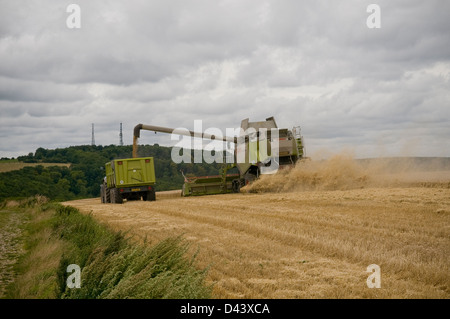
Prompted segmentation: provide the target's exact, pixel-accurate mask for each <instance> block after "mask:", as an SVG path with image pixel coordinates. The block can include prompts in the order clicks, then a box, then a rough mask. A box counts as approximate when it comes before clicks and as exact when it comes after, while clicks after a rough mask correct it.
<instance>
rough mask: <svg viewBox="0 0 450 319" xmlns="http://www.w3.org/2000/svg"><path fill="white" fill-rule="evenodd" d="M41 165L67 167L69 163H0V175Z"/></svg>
mask: <svg viewBox="0 0 450 319" xmlns="http://www.w3.org/2000/svg"><path fill="white" fill-rule="evenodd" d="M38 165H42V166H44V167H48V166H64V167H69V166H70V164H69V163H24V162H0V173H4V172H10V171H17V170H19V169H22V168H24V167H28V166H33V167H34V166H38Z"/></svg>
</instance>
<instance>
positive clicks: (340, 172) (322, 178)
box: [242, 153, 450, 193]
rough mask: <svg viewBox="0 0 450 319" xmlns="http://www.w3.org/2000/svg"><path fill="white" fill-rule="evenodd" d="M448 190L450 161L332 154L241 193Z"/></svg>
mask: <svg viewBox="0 0 450 319" xmlns="http://www.w3.org/2000/svg"><path fill="white" fill-rule="evenodd" d="M408 186H420V187H444V188H450V159H449V158H420V157H411V158H407V157H398V158H374V159H355V158H354V157H353V155H352V154H347V153H341V154H335V155H332V156H331V157H329V158H328V159H322V160H314V159H306V160H301V161H298V162H297V164H296V165H295V166H294V167H292V168H284V169H280V170H279V171H278V172H277V173H276V174H273V175H262V176H261V177H260V178H259V179H258V180H256V181H255V182H254V183H252V184H250V185H247V186H246V187H243V188H242V191H243V192H249V193H262V192H296V191H307V190H349V189H357V188H367V187H408Z"/></svg>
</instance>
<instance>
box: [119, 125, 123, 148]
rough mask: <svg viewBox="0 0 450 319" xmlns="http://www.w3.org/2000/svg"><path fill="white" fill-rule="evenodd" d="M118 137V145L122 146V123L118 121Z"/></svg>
mask: <svg viewBox="0 0 450 319" xmlns="http://www.w3.org/2000/svg"><path fill="white" fill-rule="evenodd" d="M119 138H120V141H119V145H120V146H123V134H122V123H120V133H119Z"/></svg>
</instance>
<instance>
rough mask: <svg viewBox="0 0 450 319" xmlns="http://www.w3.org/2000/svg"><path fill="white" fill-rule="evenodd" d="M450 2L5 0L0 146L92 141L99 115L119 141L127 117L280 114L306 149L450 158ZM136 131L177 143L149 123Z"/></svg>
mask: <svg viewBox="0 0 450 319" xmlns="http://www.w3.org/2000/svg"><path fill="white" fill-rule="evenodd" d="M72 3H74V4H77V5H78V6H79V8H80V15H79V17H80V19H79V20H73V18H74V16H73V14H74V13H75V12H74V11H71V10H69V12H67V11H68V10H67V9H68V6H69V5H70V4H72ZM370 4H377V5H378V7H379V16H378V17H379V20H377V16H374V15H373V14H374V13H376V12H375V11H371V10H369V12H368V10H367V9H368V6H369V5H370ZM448 12H450V1H447V0H442V1H439V0H429V1H419V0H399V1H392V0H389V1H388V0H370V1H364V0H337V1H325V0H274V1H264V0H258V1H256V0H222V1H220V0H216V1H211V0H198V1H194V0H165V1H162V0H157V1H148V0H130V1H116V0H109V1H99V0H83V1H82V0H72V1H71V2H65V1H52V0H41V1H15V0H0V115H1V117H0V157H17V156H20V155H27V154H28V153H30V152H35V150H36V149H37V148H39V147H43V148H48V149H55V148H62V147H68V146H73V145H86V144H91V128H92V123H94V125H95V126H94V127H95V142H96V144H97V145H110V144H119V127H120V123H123V141H124V144H126V145H131V144H132V142H133V136H132V134H133V128H134V126H135V125H137V124H139V123H142V124H147V125H157V126H166V127H172V128H180V127H184V128H187V129H190V130H192V129H193V128H194V121H195V120H201V121H202V128H203V130H206V129H207V128H218V129H220V130H221V131H222V132H224V134H225V131H226V129H227V128H238V127H239V126H240V123H241V120H243V119H245V118H249V119H250V121H263V120H265V119H266V118H267V117H270V116H274V117H275V120H276V122H277V124H278V126H279V127H281V128H292V127H294V126H300V127H301V128H302V135H303V138H304V142H305V148H306V154H307V155H313V154H320V153H324V154H325V153H326V154H328V153H339V152H343V151H345V152H351V153H352V154H354V156H355V157H358V158H364V157H383V156H446V157H449V156H450V36H449V35H450V19H448ZM74 21H79V22H80V24H79V26H80V28H76V27H75V28H70V27H69V25H70V26H73V25H72V24H71V22H74ZM372 22H379V28H369V25H370V26H372V24H371V23H372ZM140 143H141V144H154V143H159V144H160V145H168V146H170V145H174V144H175V142H174V141H172V140H171V138H170V135H168V134H156V135H155V134H154V133H152V132H146V131H143V132H141V138H140Z"/></svg>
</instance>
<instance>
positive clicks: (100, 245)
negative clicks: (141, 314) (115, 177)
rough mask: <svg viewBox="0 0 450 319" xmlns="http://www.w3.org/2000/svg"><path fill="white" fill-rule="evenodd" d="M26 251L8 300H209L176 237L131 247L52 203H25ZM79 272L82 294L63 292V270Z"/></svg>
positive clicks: (70, 290) (65, 289)
mask: <svg viewBox="0 0 450 319" xmlns="http://www.w3.org/2000/svg"><path fill="white" fill-rule="evenodd" d="M22 209H25V210H27V213H28V214H30V222H28V223H27V225H26V231H25V233H26V236H25V240H24V242H25V250H26V253H25V254H24V255H23V256H21V257H20V259H19V262H18V264H17V266H16V271H17V273H18V274H19V275H18V276H17V278H16V280H15V282H14V283H13V284H12V285H10V286H9V287H8V290H7V294H6V297H7V298H12V299H14V298H21V299H26V298H37V299H42V298H71V299H72V298H75V299H97V298H100V299H103V298H112V299H124V298H133V299H140V298H145V299H147V298H150V299H160V298H170V299H183V298H196V299H197V298H210V297H211V287H209V286H207V285H206V284H205V276H206V270H205V269H203V270H199V269H197V268H196V266H195V256H194V257H188V253H187V251H188V248H189V247H188V244H187V243H186V242H185V241H184V240H183V238H181V237H176V238H167V239H166V240H164V241H162V242H160V243H158V244H156V245H154V246H149V245H147V244H143V245H140V244H136V243H134V242H132V241H131V240H130V239H129V238H127V237H126V235H125V234H123V233H120V232H113V231H111V230H110V229H109V228H108V227H106V226H105V225H103V224H100V223H99V222H97V221H96V220H95V219H94V218H93V217H92V216H91V215H84V214H81V213H80V212H79V211H78V210H77V209H75V208H73V207H65V206H62V205H60V204H57V203H46V204H37V203H36V201H35V200H28V203H26V204H24V205H23V208H22ZM70 264H76V265H78V266H80V268H81V288H68V287H67V284H66V282H67V278H68V276H69V275H70V274H71V273H68V272H67V266H68V265H70Z"/></svg>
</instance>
